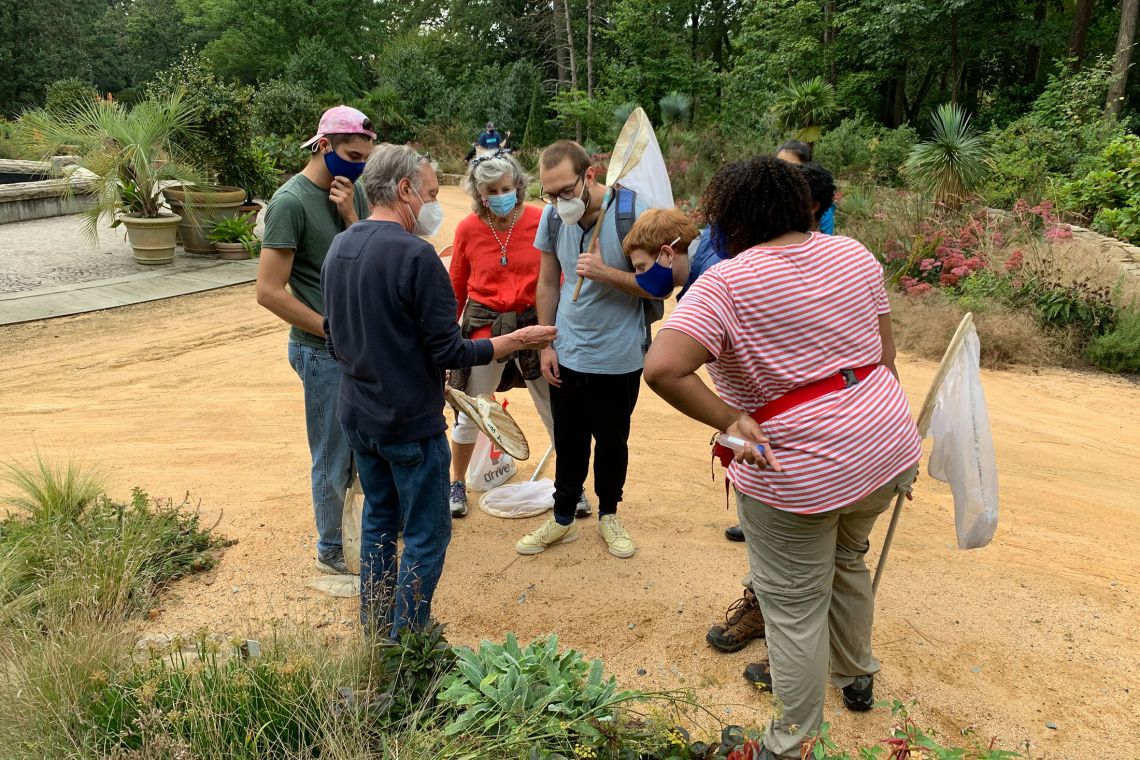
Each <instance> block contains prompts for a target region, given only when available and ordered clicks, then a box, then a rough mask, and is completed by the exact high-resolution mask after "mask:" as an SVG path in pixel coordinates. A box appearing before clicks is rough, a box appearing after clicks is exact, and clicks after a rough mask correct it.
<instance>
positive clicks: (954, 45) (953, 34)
mask: <svg viewBox="0 0 1140 760" xmlns="http://www.w3.org/2000/svg"><path fill="white" fill-rule="evenodd" d="M960 66H961V61H959V60H958V12H957V11H954V12H953V13H951V14H950V79H951V81H950V102H951V103H954V104H957V103H958V71H959V67H960Z"/></svg>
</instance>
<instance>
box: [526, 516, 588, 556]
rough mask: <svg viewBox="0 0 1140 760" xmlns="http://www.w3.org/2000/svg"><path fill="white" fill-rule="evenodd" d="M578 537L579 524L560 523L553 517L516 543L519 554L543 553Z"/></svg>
mask: <svg viewBox="0 0 1140 760" xmlns="http://www.w3.org/2000/svg"><path fill="white" fill-rule="evenodd" d="M577 539H578V526H577V525H575V524H574V523H570V524H569V525H559V524H558V522H557V521H556V520H555V519H554V518H553V517H552V518H550V519H549V520H547V521H546V523H545V524H543V526H542V527H541V528H539V529H538V530H536V531H532V532H530V533H527V534H526V535H525V536H523V537H522V538H520V539H519V542H518V543H517V544H515V549H516V550H517V551H518V553H519V554H542V553H543V552H544V551H546V550H547V549H549V548H550V547H551V546H554V545H555V544H568V543H570V542H571V541H576V540H577Z"/></svg>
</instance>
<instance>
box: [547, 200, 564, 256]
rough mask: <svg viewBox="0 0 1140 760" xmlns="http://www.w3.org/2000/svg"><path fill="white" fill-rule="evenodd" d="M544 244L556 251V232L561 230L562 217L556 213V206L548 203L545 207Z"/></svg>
mask: <svg viewBox="0 0 1140 760" xmlns="http://www.w3.org/2000/svg"><path fill="white" fill-rule="evenodd" d="M543 213H545V214H546V244H547V245H548V246H550V250H551V251H553V252H554V253H558V233H559V232H561V231H562V217H560V216H559V215H558V207H557V206H556V205H555V204H553V203H552V204H550V205H549V206H547V207H546V211H544V212H543Z"/></svg>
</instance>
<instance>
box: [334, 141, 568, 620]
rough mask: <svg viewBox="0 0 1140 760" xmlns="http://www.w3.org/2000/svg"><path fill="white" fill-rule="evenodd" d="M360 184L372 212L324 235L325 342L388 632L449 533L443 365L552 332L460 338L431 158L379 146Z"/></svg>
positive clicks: (419, 606) (476, 359)
mask: <svg viewBox="0 0 1140 760" xmlns="http://www.w3.org/2000/svg"><path fill="white" fill-rule="evenodd" d="M363 186H364V192H365V194H366V195H367V197H368V204H369V206H370V208H371V210H372V213H371V215H370V216H369V217H368V218H367V219H365V220H363V221H361V222H358V223H357V224H355V225H353V226H352V227H351V228H349V229H348V230H347V231H346V232H344V233H343V234H341V235H338V236H337V238H336V240H334V241H333V244H332V247H331V248H330V249H329V253H328V256H327V258H326V259H325V265H324V269H323V270H322V273H321V289H322V292H323V294H324V299H325V319H324V332H325V336H326V341H327V343H328V350H329V353H330V355H331V356H332V357H333V359H334V360H335V361H336V363H337V366H338V367H339V369H340V372H341V374H342V377H341V383H340V393H339V401H338V405H337V417H338V419H339V420H340V423H341V425H342V426H343V428H344V434H345V437H346V438H347V439H348V442H349V445H350V446H351V447H352V450H353V452H354V453H355V456H356V466H357V470H358V471H359V473H360V485H361V487H362V488H363V490H364V512H363V515H362V517H361V530H360V586H361V588H360V622H361V624H362V625H363V626H364V629H365V632H366V633H367V634H368V635H370V636H374V635H382V634H385V633H386V634H388V635H389V636H390V637H391V638H393V639H394V638H396V637H398V635H399V633H400V631H401V630H403V629H404V628H407V627H412V628H414V629H419V630H422V629H423V628H425V627H427V626H428V625H429V624H430V622H431V603H432V597H433V595H434V594H435V589H436V585H437V584H438V583H439V578H440V575H441V573H442V572H443V563H444V557H445V555H446V553H447V545H448V543H449V542H450V540H451V512H450V511H449V509H448V502H447V484H448V477H447V476H448V465H449V463H450V453H449V451H448V446H447V436H446V435H445V434H444V431H445V430H446V429H447V423H446V422H445V421H444V417H443V403H444V400H443V395H444V387H443V383H444V372H445V370H448V369H460V368H463V367H472V366H476V365H484V364H488V363H490V362H492V361H494V360H496V359H502V358H503V357H506V356H509V355H511V354H514V353H517V352H519V351H524V350H535V349H539V348H542V347H543V346H546V345H547V344H549V343H550V341H551V340H553V339H554V336H555V335H556V334H557V331H556V330H555V328H554V327H539V326H537V325H536V326H531V327H523V328H520V329H518V330H515V331H514V332H511V333H508V334H505V335H499V336H497V337H493V338H487V339H482V340H466V339H464V338H463V336H462V335H460V332H459V325H458V324H456V321H455V314H456V311H457V306H456V302H455V294H454V293H453V292H452V289H451V283H450V282H449V281H448V276H447V271H446V270H445V269H444V267H443V264H442V263H440V260H439V257H438V256H437V255H436V252H435V249H434V248H433V247H432V246H431V245H430V244H429V243H427V242H426V241H424V240H422V239H421V238H420V237H417V236H418V235H422V236H425V237H430V236H432V235H434V234H436V232H438V231H439V227H440V225H441V224H442V222H443V210H442V208H441V206H440V204H439V201H438V200H437V196H438V194H439V181H438V179H437V178H436V173H435V169H434V167H432V165H431V162H430V161H429V160H428V159H427V158H426V157H425V156H421V155H419V154H418V153H416V152H415V151H414V150H412V149H411V148H409V147H407V146H402V145H388V144H383V145H380V146H378V147H377V149H376V151H375V153H373V155H372V158H370V159H369V161H368V165H367V167H365V169H364V176H363ZM401 525H402V526H403V530H404V534H403V538H404V549H403V554H402V555H401V556H400V557H399V559H397V557H396V534H397V531H398V529H399V527H400V526H401Z"/></svg>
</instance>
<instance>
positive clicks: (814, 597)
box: [736, 467, 918, 760]
mask: <svg viewBox="0 0 1140 760" xmlns="http://www.w3.org/2000/svg"><path fill="white" fill-rule="evenodd" d="M917 472H918V468H917V467H914V468H911V469H909V470H907V471H906V472H904V473H902V474H901V475H899V476H897V477H896V478H894V479H892V480H891V481H890V482H888V483H887V484H886V485H884V486H882V487H881V488H879V489H877V490H876V491H874V492H872V493H871V494H869V495H868V496H866V497H865V498H863V499H861V500H860V501H858V502H856V503H854V504H851V505H849V506H846V507H843V508H841V509H836V510H833V511H831V512H824V513H821V514H815V515H797V514H793V513H791V512H784V511H782V510H779V509H773V508H771V507H768V506H766V505H765V504H762V503H761V502H759V501H757V500H756V499H753V498H752V497H750V496H746V495H744V494H742V493H740V492H739V491H738V492H737V494H736V504H737V512H738V513H739V515H740V527H741V528H742V529H743V530H744V536H745V540H746V541H747V545H748V564H749V567H750V569H751V583H750V584H749V585H751V587H752V590H753V591H755V592H756V596H757V598H758V600H759V602H760V610H761V611H762V612H763V613H764V622H765V626H766V630H767V634H766V635H767V640H768V664H769V666H770V668H771V671H772V692H773V696H774V699H773V717H772V720H771V721H769V723H768V728H767V730H766V732H765V734H764V746H765V747H766V748H767V749H768V751H769V752H771V753H772V754H774V755H776V756H777V757H779V758H789V759H791V758H795V760H799V757H800V745H801V744H802V743H803V741H804V740H805V739H807V738H808V737H809V736H811V735H812V734H813V733H815V732H816V731H817V730H819V725H820V722H821V721H822V720H823V698H824V691H825V689H826V686H827V676H828V671H829V670H830V674H831V683H832V684H833V685H834V686H835V687H836V688H840V689H842V688H843V687H844V686H848V685H850V684H851V682H852V681H853V680H854V679H855V677H856V676H860V675H867V674H871V673H877V672H878V670H879V663H878V661H877V660H876V659H875V658H874V657H873V656H872V654H871V624H872V621H873V620H874V614H875V598H874V596H873V595H872V593H871V574H870V573H869V572H868V570H867V565H866V564H865V563H864V561H863V557H864V555H865V554H866V553H867V549H868V548H870V545H869V544H868V542H867V537H868V536H869V535H870V533H871V529H872V528H873V527H874V526H875V520H876V519H878V517H879V515H881V514H882V513H883V512H885V511H886V510H887V509H889V508H890V506H891V505H892V504H893V503H894V499H895V496H896V495H897V494H898V492H899V491H909V490H910V488H911V484H912V483H913V482H914V478H915V475H916V473H917ZM829 663H830V664H829Z"/></svg>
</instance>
